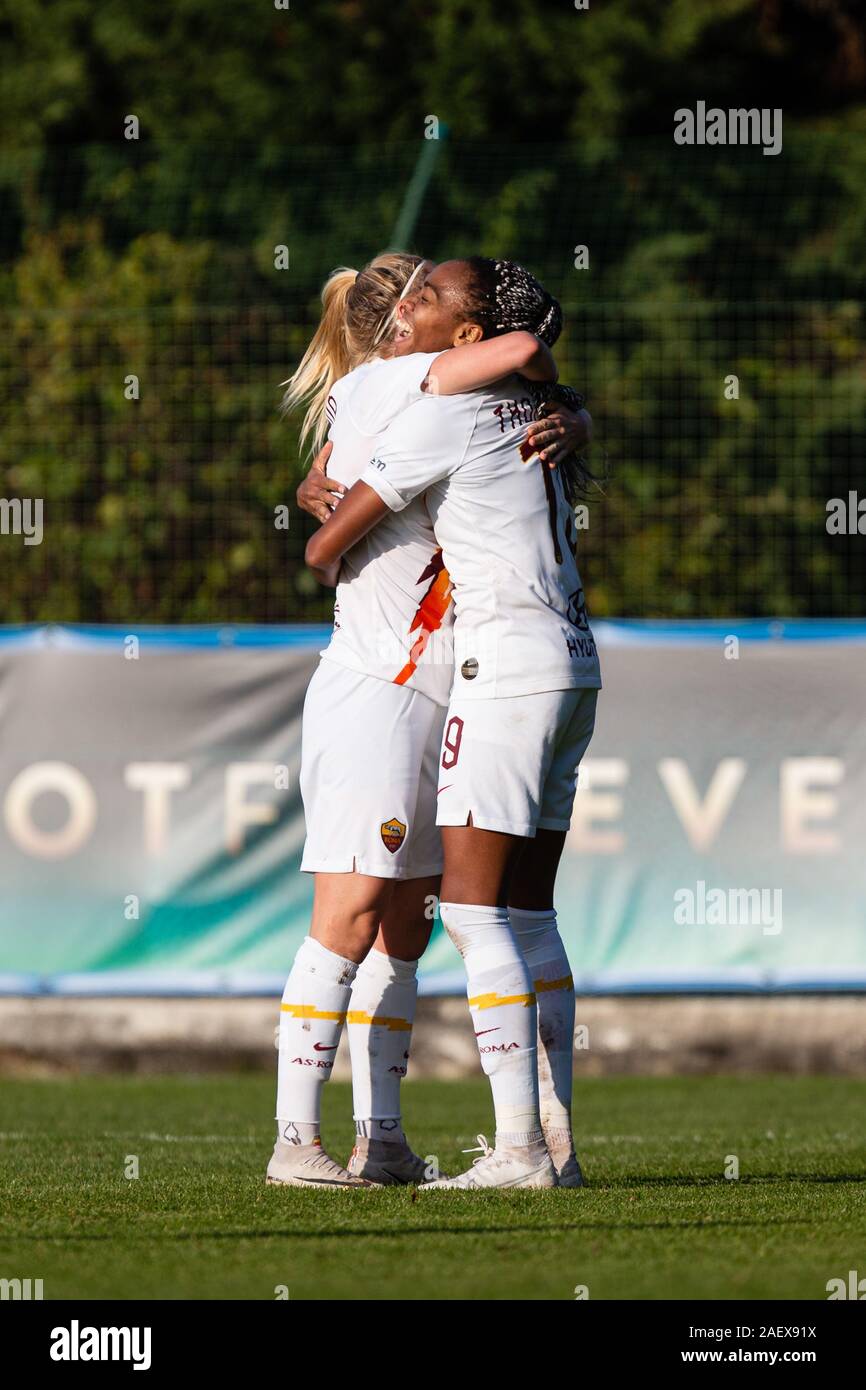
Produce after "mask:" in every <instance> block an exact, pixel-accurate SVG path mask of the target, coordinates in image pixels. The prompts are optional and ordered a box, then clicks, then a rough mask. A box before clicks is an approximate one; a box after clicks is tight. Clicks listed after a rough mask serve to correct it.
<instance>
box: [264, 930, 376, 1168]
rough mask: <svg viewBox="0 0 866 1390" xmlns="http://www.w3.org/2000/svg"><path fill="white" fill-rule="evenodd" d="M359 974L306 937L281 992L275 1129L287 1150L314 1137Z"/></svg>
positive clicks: (351, 962) (333, 953) (351, 963)
mask: <svg viewBox="0 0 866 1390" xmlns="http://www.w3.org/2000/svg"><path fill="white" fill-rule="evenodd" d="M357 969H358V967H357V965H356V964H355V962H354V961H353V960H346V959H345V957H344V956H338V955H336V954H335V952H334V951H329V950H328V948H327V947H326V946H322V945H321V943H320V942H318V941H314V940H313V938H312V937H311V936H307V937H305V938H304V940H303V941H302V943H301V945H300V947H299V948H298V953H297V955H296V956H295V963H294V965H293V966H292V970H291V974H290V975H289V978H288V979H287V981H286V987H285V989H284V990H283V1002H282V1006H281V1008H280V1051H279V1061H278V1063H277V1129H278V1132H279V1134H280V1137H281V1138H283V1139H285V1140H286V1141H287V1142H288V1143H290V1144H312V1143H315V1141H316V1140H317V1139H318V1137H319V1129H320V1123H321V1113H322V1087H323V1086H324V1084H325V1082H326V1081H327V1080H328V1078H329V1076H330V1075H331V1071H332V1068H333V1066H334V1058H335V1056H336V1054H337V1046H338V1044H339V1041H340V1034H341V1033H342V1031H343V1024H344V1023H345V1021H346V1010H347V1009H348V1007H349V999H350V996H351V993H352V988H351V986H352V981H353V980H354V978H355V972H356V970H357Z"/></svg>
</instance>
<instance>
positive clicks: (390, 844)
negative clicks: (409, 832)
mask: <svg viewBox="0 0 866 1390" xmlns="http://www.w3.org/2000/svg"><path fill="white" fill-rule="evenodd" d="M379 830H380V833H381V835H382V843H383V844H384V846H385V848H386V849H389V850H390V851H391V853H392V854H396V853H397V851H398V849H399V848H400V846H401V845H402V843H403V841H404V840H405V838H406V827H405V825H404V824H403V822H402V821H401V820H386V821H383V822H382V824H381V826H380V827H379Z"/></svg>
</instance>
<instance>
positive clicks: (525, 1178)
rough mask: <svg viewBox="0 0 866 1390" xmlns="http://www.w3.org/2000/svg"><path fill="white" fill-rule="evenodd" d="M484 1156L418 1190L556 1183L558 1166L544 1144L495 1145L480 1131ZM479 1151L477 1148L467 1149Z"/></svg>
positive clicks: (534, 1185) (429, 1190) (479, 1141)
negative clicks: (522, 1147)
mask: <svg viewBox="0 0 866 1390" xmlns="http://www.w3.org/2000/svg"><path fill="white" fill-rule="evenodd" d="M478 1143H479V1145H480V1153H481V1157H480V1158H476V1159H474V1160H473V1163H472V1167H471V1168H469V1169H468V1170H467V1171H466V1172H465V1173H460V1174H459V1175H458V1176H457V1177H456V1178H439V1179H438V1180H437V1181H436V1182H428V1183H425V1184H424V1186H423V1187H419V1188H418V1191H419V1192H433V1191H439V1192H474V1191H477V1190H479V1189H481V1188H496V1187H537V1188H542V1187H556V1169H555V1168H554V1166H553V1164H552V1163H551V1161H550V1154H549V1153H548V1152H547V1148H546V1146H545V1145H544V1144H538V1145H533V1146H532V1147H531V1148H525V1149H506V1148H501V1149H493V1148H491V1147H490V1145H489V1144H488V1142H487V1140H486V1139H485V1137H484V1135H483V1134H479V1135H478ZM463 1152H464V1153H467V1154H472V1153H478V1152H479V1150H478V1149H464V1150H463Z"/></svg>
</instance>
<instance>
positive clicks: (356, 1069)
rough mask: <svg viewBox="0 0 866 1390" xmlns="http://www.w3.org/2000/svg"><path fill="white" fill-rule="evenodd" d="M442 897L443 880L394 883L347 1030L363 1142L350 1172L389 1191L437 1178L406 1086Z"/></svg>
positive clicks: (355, 988) (358, 979)
mask: <svg viewBox="0 0 866 1390" xmlns="http://www.w3.org/2000/svg"><path fill="white" fill-rule="evenodd" d="M438 893H439V878H438V876H437V877H428V878H416V879H403V880H398V881H397V882H395V883H394V886H393V892H392V894H391V896H390V899H389V901H388V905H387V907H386V908H385V911H384V913H383V915H382V919H381V922H380V924H379V930H378V933H377V935H376V939H375V941H374V942H373V947H372V949H371V951H370V952H369V954H368V955H367V957H366V959H365V961H364V963H363V964H362V965H361V966H359V968H358V973H357V975H356V976H355V982H354V985H353V987H352V998H351V1002H350V1005H349V1012H348V1018H347V1025H348V1032H349V1047H350V1050H351V1055H352V1092H353V1101H354V1116H355V1130H356V1135H357V1137H356V1139H355V1147H354V1148H353V1150H352V1156H351V1158H350V1159H349V1162H348V1164H347V1167H348V1170H349V1172H350V1173H354V1174H356V1175H357V1176H359V1177H364V1178H368V1179H370V1180H371V1181H372V1182H377V1183H383V1184H385V1185H386V1186H390V1185H394V1184H399V1183H421V1182H424V1181H426V1179H427V1177H428V1176H429V1174H428V1169H427V1164H426V1162H425V1160H424V1159H423V1158H420V1157H419V1156H418V1155H417V1154H415V1153H413V1151H412V1149H411V1148H410V1146H409V1143H408V1141H407V1139H406V1136H405V1134H404V1133H403V1123H402V1115H401V1107H400V1085H401V1082H402V1080H403V1077H404V1076H405V1075H406V1071H407V1068H408V1064H409V1049H410V1042H411V1038H412V1024H413V1022H414V1018H415V1003H416V998H417V993H418V981H417V973H416V972H417V967H418V960H419V958H420V956H422V955H423V953H424V951H425V950H426V948H427V943H428V941H429V940H430V932H431V931H432V928H433V918H434V915H435V907H436V901H437V898H438Z"/></svg>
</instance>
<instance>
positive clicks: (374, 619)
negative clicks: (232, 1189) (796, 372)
mask: <svg viewBox="0 0 866 1390" xmlns="http://www.w3.org/2000/svg"><path fill="white" fill-rule="evenodd" d="M426 268H427V267H426V266H424V265H422V263H421V262H420V260H419V258H417V257H409V256H405V255H400V254H392V255H385V256H380V257H377V258H376V260H374V261H373V262H371V263H370V265H369V266H367V267H366V268H365V269H364V270H363V271H361V272H360V273H357V272H354V271H351V270H346V269H343V270H340V271H337V272H335V273H334V275H333V276H331V278H330V279H329V281H328V283H327V284H326V286H325V289H324V292H323V305H324V312H323V315H322V321H321V323H320V325H319V327H318V329H317V331H316V334H315V336H314V338H313V341H312V343H311V344H310V348H309V349H308V351H307V353H306V354H305V357H304V359H303V361H302V363H301V365H300V367H299V369H298V371H297V373H296V374H295V376H294V377H293V379H292V381H291V383H290V385H289V390H288V392H287V404H288V405H289V406H292V405H297V404H299V403H300V402H301V401H307V402H309V405H308V409H307V413H306V417H305V420H304V425H303V434H304V436H305V437H308V438H311V439H312V440H313V441H314V442H315V443H318V442H320V441H321V438H322V436H323V434H324V431H325V429H326V428H328V427H329V428H330V442H331V447H332V448H333V453H332V454H331V456H330V459H329V461H328V466H329V471H330V473H331V474H332V475H333V479H336V480H337V482H338V483H339V484H342V485H343V486H348V485H349V484H351V483H352V482H354V480H355V479H356V478H357V477H358V476H360V473H361V472H362V470H363V468H364V467H365V466H366V465H367V463H368V462H369V459H370V457H371V454H372V453H373V450H374V447H375V444H376V442H377V441H378V439H379V438H380V437H381V436H382V432H383V431H384V430H386V428H387V426H388V425H389V423H390V422H391V421H392V420H393V419H394V418H396V417H397V416H398V415H399V413H400V412H401V411H402V410H404V409H405V408H406V407H407V406H408V405H409V404H410V403H411V401H412V400H415V399H420V398H421V396H422V384H423V383H424V382H425V380H426V379H427V378H428V374H430V375H432V378H433V379H435V385H436V389H437V390H439V391H441V392H443V394H445V393H449V392H454V391H461V390H462V391H465V390H471V389H474V388H477V387H479V386H482V385H484V384H485V383H489V382H490V381H492V380H494V379H496V378H498V377H502V376H504V375H507V374H510V373H511V372H513V371H514V370H515V369H520V370H521V371H523V372H525V373H526V374H527V375H528V376H536V377H539V378H544V377H546V378H548V379H549V378H552V377H553V376H555V367H554V365H553V361H552V358H551V357H550V353H549V351H548V350H547V348H546V347H545V346H544V345H543V344H542V343H540V342H539V340H538V339H536V338H535V337H532V336H531V335H529V334H528V333H516V334H509V335H505V336H504V337H500V338H498V339H497V340H496V341H495V342H480V341H478V342H476V341H475V337H476V335H475V334H474V333H464V332H463V331H462V330H460V329H459V328H455V329H454V331H452V332H444V331H440V333H439V335H438V336H437V337H436V338H435V341H433V340H431V347H430V351H429V352H426V353H424V354H421V353H415V352H413V351H412V347H413V343H412V339H411V330H410V328H409V327H408V325H407V324H406V323H403V322H401V320H400V317H399V313H398V309H399V304H400V301H401V296H403V295H405V294H406V293H407V292H410V293H411V292H412V290H413V288H414V286H415V285H416V284H420V283H421V276H422V273H423V271H424V270H425V269H426ZM478 336H480V335H478ZM446 349H452V350H449V351H445V350H446ZM578 424H580V422H578ZM451 622H452V616H451V608H450V581H449V579H448V575H447V572H446V571H445V569H444V566H443V565H442V561H441V553H440V552H439V548H438V546H437V544H436V541H435V537H434V535H433V528H432V524H431V522H430V518H429V515H428V513H427V510H426V507H425V505H424V502H423V499H421V498H419V499H418V500H417V501H416V502H415V503H413V504H412V506H411V507H407V508H406V509H405V511H404V512H403V513H402V514H401V515H400V516H399V517H396V516H395V517H393V518H390V519H389V520H388V522H386V523H385V524H383V526H381V527H379V528H377V531H376V533H375V534H374V535H371V536H370V537H367V538H364V539H362V540H361V541H360V542H359V544H358V545H357V546H355V547H354V548H353V549H352V550H351V552H350V553H349V554H347V555H346V557H345V561H344V564H343V566H342V572H341V574H340V582H339V584H338V585H337V603H336V605H335V630H334V634H333V637H332V639H331V642H330V644H329V646H328V647H327V649H326V650H325V652H323V654H322V655H323V660H322V663H321V665H320V667H319V669H318V670H317V672H316V674H315V675H314V677H313V680H312V681H311V683H310V687H309V690H308V693H307V699H306V702H305V708H304V723H303V747H302V769H301V790H302V795H303V799H304V807H305V814H306V819H307V842H306V845H305V850H304V858H303V862H302V868H303V869H304V870H306V871H308V872H311V873H314V874H315V900H314V909H313V919H312V924H311V930H310V935H309V936H308V937H307V938H306V940H305V941H304V943H303V944H302V946H301V947H300V949H299V951H298V953H297V956H296V958H295V963H294V966H293V968H292V971H291V974H290V975H289V979H288V981H287V984H286V988H285V991H284V995H283V1001H282V1008H281V1022H280V1051H279V1069H278V1088H277V1089H278V1094H277V1120H278V1138H277V1143H276V1146H275V1149H274V1154H273V1156H272V1159H271V1162H270V1164H269V1166H268V1178H269V1180H270V1181H271V1182H279V1183H285V1184H290V1185H304V1186H330V1187H335V1186H336V1187H349V1186H363V1185H366V1183H367V1182H368V1181H375V1182H385V1183H394V1182H409V1181H412V1182H419V1181H421V1180H423V1178H424V1176H425V1164H424V1162H423V1160H421V1159H419V1158H418V1157H417V1156H416V1155H415V1154H413V1153H412V1151H411V1149H410V1148H409V1146H408V1143H407V1142H406V1140H405V1137H404V1135H403V1131H402V1126H401V1119H400V1103H399V1087H400V1080H401V1077H402V1076H403V1075H404V1074H405V1071H406V1062H407V1060H408V1053H409V1039H410V1035H411V1027H412V1019H413V1013H414V1005H415V994H416V989H417V986H416V979H415V971H416V966H417V961H418V958H419V956H420V955H421V954H422V952H423V950H424V948H425V946H426V944H427V940H428V938H429V934H430V930H431V926H432V912H431V911H430V910H429V904H430V902H431V901H432V900H433V897H434V895H435V894H436V893H437V892H438V886H439V874H440V872H441V864H442V859H441V842H440V837H439V834H438V832H437V830H436V826H435V799H436V767H437V762H438V755H439V747H440V743H441V735H442V724H443V720H444V714H445V708H446V706H447V701H448V695H449V692H450V686H451V678H452V651H451V632H450V629H451ZM371 947H372V949H371ZM344 1024H346V1025H347V1026H348V1031H349V1043H350V1052H351V1057H352V1072H353V1089H354V1109H355V1121H356V1129H357V1133H358V1138H357V1141H356V1146H355V1150H354V1152H353V1156H352V1161H351V1163H350V1165H349V1169H348V1170H347V1169H344V1168H341V1167H340V1165H339V1164H337V1163H335V1162H334V1161H333V1160H332V1159H331V1158H330V1157H329V1156H328V1155H327V1153H325V1151H324V1150H323V1148H322V1146H321V1140H320V1135H319V1116H320V1104H321V1087H322V1084H323V1083H324V1082H325V1081H326V1080H327V1079H328V1077H329V1075H330V1073H331V1069H332V1066H333V1058H334V1053H335V1051H336V1048H337V1045H338V1043H339V1038H340V1034H341V1031H342V1028H343V1025H344Z"/></svg>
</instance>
